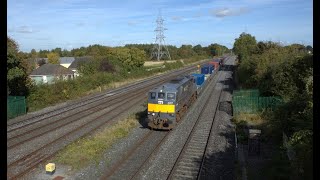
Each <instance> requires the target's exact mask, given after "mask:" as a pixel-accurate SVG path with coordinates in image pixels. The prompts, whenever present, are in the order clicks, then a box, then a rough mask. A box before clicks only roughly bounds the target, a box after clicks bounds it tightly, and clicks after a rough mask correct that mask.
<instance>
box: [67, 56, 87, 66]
mask: <svg viewBox="0 0 320 180" xmlns="http://www.w3.org/2000/svg"><path fill="white" fill-rule="evenodd" d="M91 60H92V57H90V56H83V57H76V58H75V60H74V61H73V62H72V63H71V65H70V66H69V69H77V68H78V66H79V64H80V63H82V62H84V63H86V62H90V61H91Z"/></svg>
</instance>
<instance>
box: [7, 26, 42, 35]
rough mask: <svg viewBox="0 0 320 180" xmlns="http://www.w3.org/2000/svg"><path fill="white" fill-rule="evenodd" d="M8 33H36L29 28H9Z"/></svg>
mask: <svg viewBox="0 0 320 180" xmlns="http://www.w3.org/2000/svg"><path fill="white" fill-rule="evenodd" d="M8 32H16V33H34V32H38V31H34V30H33V29H32V28H31V27H29V26H20V27H17V28H9V29H8Z"/></svg>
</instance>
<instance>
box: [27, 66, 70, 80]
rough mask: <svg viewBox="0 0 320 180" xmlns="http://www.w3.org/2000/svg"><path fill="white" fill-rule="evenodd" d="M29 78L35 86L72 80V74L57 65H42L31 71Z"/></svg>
mask: <svg viewBox="0 0 320 180" xmlns="http://www.w3.org/2000/svg"><path fill="white" fill-rule="evenodd" d="M29 76H30V78H31V79H33V80H34V81H35V83H36V84H37V85H38V84H42V83H48V84H52V83H54V81H55V80H58V79H63V80H68V79H73V78H74V72H73V71H71V70H70V69H68V68H65V67H63V66H61V65H58V64H44V65H42V66H40V67H39V68H37V69H35V70H33V71H32V72H31V74H30V75H29Z"/></svg>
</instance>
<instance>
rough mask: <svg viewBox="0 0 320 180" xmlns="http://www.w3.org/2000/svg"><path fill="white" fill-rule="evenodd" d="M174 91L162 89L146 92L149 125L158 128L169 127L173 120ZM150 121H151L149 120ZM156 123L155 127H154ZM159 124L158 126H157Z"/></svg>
mask: <svg viewBox="0 0 320 180" xmlns="http://www.w3.org/2000/svg"><path fill="white" fill-rule="evenodd" d="M175 104H176V92H174V91H170V92H165V91H164V90H163V89H160V90H158V91H151V92H149V94H148V119H149V126H150V124H151V126H150V127H152V128H155V129H158V128H159V127H160V126H161V128H159V129H171V128H172V127H171V124H173V123H174V120H175V108H176V107H175ZM150 121H151V122H150ZM154 125H157V127H154ZM158 126H159V127H158Z"/></svg>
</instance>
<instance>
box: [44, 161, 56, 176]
mask: <svg viewBox="0 0 320 180" xmlns="http://www.w3.org/2000/svg"><path fill="white" fill-rule="evenodd" d="M55 171H56V164H55V163H48V164H47V165H46V174H50V175H52V174H54V172H55Z"/></svg>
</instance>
